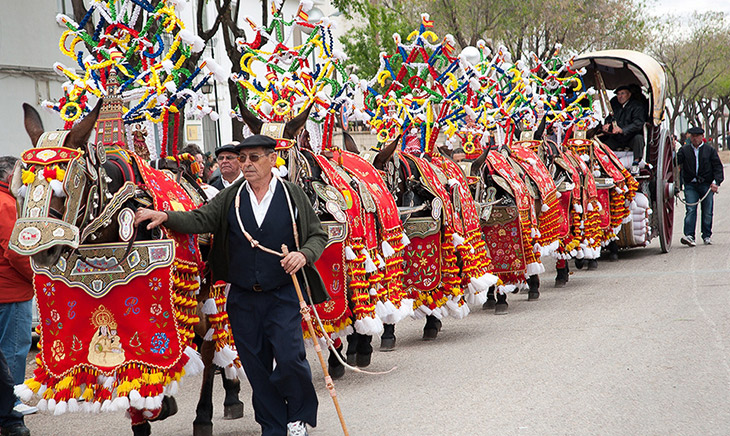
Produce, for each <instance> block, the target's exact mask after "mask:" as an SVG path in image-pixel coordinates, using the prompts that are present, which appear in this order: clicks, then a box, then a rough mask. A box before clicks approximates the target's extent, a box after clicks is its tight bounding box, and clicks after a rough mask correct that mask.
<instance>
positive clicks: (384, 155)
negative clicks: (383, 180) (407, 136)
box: [373, 134, 403, 170]
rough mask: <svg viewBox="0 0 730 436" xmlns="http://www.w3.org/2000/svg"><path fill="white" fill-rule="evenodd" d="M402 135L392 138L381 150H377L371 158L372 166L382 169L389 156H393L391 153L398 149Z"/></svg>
mask: <svg viewBox="0 0 730 436" xmlns="http://www.w3.org/2000/svg"><path fill="white" fill-rule="evenodd" d="M402 137H403V135H402V134H401V135H398V137H397V138H395V139H394V140H393V142H391V143H390V144H388V145H387V146H385V148H383V149H382V150H380V151H379V152H378V154H377V155H375V159H373V166H374V167H375V168H377V169H379V170H382V169H383V168H385V163H386V162H388V160H390V158H391V157H393V154H394V153H395V151H396V150H397V149H398V144H399V143H400V141H401V138H402Z"/></svg>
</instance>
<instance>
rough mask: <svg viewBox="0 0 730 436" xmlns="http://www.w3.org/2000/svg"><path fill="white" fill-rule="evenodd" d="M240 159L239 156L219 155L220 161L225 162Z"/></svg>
mask: <svg viewBox="0 0 730 436" xmlns="http://www.w3.org/2000/svg"><path fill="white" fill-rule="evenodd" d="M236 159H238V156H233V155H228V156H218V162H225V161H227V160H236Z"/></svg>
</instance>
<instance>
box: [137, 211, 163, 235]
mask: <svg viewBox="0 0 730 436" xmlns="http://www.w3.org/2000/svg"><path fill="white" fill-rule="evenodd" d="M144 221H149V222H150V223H149V224H147V230H152V229H154V228H155V227H159V226H160V225H161V224H162V223H164V222H165V221H167V214H166V213H165V212H159V211H156V210H152V209H137V212H136V213H135V214H134V225H135V227H136V226H138V225H139V224H140V223H142V222H144Z"/></svg>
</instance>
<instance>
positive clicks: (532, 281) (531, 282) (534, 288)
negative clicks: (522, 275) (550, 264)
mask: <svg viewBox="0 0 730 436" xmlns="http://www.w3.org/2000/svg"><path fill="white" fill-rule="evenodd" d="M527 285H528V286H529V287H530V290H529V291H528V293H527V301H534V300H537V299H538V298H540V276H539V275H537V274H533V275H531V276H530V277H529V278H528V279H527Z"/></svg>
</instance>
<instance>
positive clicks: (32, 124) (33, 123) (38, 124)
mask: <svg viewBox="0 0 730 436" xmlns="http://www.w3.org/2000/svg"><path fill="white" fill-rule="evenodd" d="M23 114H24V123H25V131H26V132H28V136H30V140H31V142H32V143H33V144H32V145H33V147H35V146H36V144H37V143H38V138H40V137H41V135H42V134H43V132H44V131H45V130H44V129H43V121H41V116H40V114H39V113H38V111H37V110H35V109H34V108H33V106H31V105H29V104H28V103H23Z"/></svg>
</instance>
